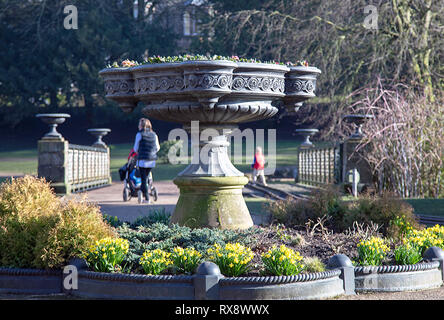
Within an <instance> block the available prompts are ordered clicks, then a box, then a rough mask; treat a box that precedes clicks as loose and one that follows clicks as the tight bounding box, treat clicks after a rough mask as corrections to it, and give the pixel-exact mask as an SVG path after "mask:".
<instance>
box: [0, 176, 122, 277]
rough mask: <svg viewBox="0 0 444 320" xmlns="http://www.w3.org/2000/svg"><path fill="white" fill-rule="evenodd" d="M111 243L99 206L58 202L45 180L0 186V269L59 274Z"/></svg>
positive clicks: (111, 234)
mask: <svg viewBox="0 0 444 320" xmlns="http://www.w3.org/2000/svg"><path fill="white" fill-rule="evenodd" d="M104 237H115V232H114V231H113V229H112V228H111V227H110V226H108V225H107V224H106V223H105V222H104V221H103V218H102V215H101V213H100V210H99V209H98V207H97V206H95V205H92V204H90V203H87V202H86V201H84V200H81V201H67V202H62V201H61V200H60V199H59V198H57V196H56V195H55V194H54V193H53V191H52V190H51V188H50V185H49V183H47V182H46V181H45V180H44V179H38V178H35V177H31V176H25V177H23V178H19V179H12V180H11V181H10V182H8V183H3V184H2V185H1V186H0V265H2V266H6V267H17V268H58V267H61V266H63V265H66V264H67V262H68V261H69V259H71V258H73V257H76V256H83V255H84V254H85V253H86V252H87V251H88V249H89V247H90V246H91V245H92V244H94V242H95V241H96V240H99V239H101V238H104Z"/></svg>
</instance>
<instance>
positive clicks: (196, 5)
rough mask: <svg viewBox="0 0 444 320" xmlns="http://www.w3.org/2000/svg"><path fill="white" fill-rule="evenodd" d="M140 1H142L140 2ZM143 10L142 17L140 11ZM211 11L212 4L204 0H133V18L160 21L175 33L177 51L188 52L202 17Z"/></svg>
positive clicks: (198, 31)
mask: <svg viewBox="0 0 444 320" xmlns="http://www.w3.org/2000/svg"><path fill="white" fill-rule="evenodd" d="M141 1H142V3H141ZM142 10H143V17H142V16H140V12H141V11H142ZM211 13H212V6H211V4H209V3H208V1H206V0H186V1H183V0H169V1H160V2H156V1H145V0H134V3H133V16H134V19H146V21H148V22H149V23H160V24H161V25H162V26H163V27H164V28H168V29H170V30H173V32H174V33H175V34H176V35H177V37H178V41H177V47H178V53H185V52H188V50H189V48H190V46H191V43H192V41H193V38H195V37H198V36H199V35H200V30H199V25H200V24H201V23H202V17H203V16H205V15H210V14H211Z"/></svg>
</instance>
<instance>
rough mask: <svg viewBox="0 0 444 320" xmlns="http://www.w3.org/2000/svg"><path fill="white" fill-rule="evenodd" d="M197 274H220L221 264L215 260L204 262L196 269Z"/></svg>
mask: <svg viewBox="0 0 444 320" xmlns="http://www.w3.org/2000/svg"><path fill="white" fill-rule="evenodd" d="M196 274H198V275H201V276H220V275H221V273H220V269H219V266H218V265H217V264H215V263H213V262H210V261H205V262H202V263H201V264H200V265H199V266H198V267H197V270H196Z"/></svg>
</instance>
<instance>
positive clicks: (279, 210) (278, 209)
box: [266, 186, 348, 231]
mask: <svg viewBox="0 0 444 320" xmlns="http://www.w3.org/2000/svg"><path fill="white" fill-rule="evenodd" d="M266 206H267V209H268V210H269V212H270V213H271V215H272V217H273V219H274V220H275V221H276V222H278V223H283V224H285V225H286V226H304V225H305V223H306V222H307V221H309V220H311V221H317V220H318V219H320V218H322V217H324V216H327V218H328V221H329V225H328V227H329V228H331V229H335V230H337V231H342V230H343V229H345V228H346V226H345V225H344V223H343V222H344V216H345V215H346V213H347V210H348V207H347V205H346V204H345V203H344V202H343V201H341V194H340V192H339V189H338V188H336V187H333V186H330V187H328V188H326V189H319V190H314V191H312V192H311V194H310V197H309V198H308V199H306V200H305V199H304V200H294V199H291V198H288V199H286V200H279V201H274V202H270V203H269V204H266Z"/></svg>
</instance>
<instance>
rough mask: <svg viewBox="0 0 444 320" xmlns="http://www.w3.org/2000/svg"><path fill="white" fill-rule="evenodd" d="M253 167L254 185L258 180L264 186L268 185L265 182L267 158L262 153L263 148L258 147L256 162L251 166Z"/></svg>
mask: <svg viewBox="0 0 444 320" xmlns="http://www.w3.org/2000/svg"><path fill="white" fill-rule="evenodd" d="M251 166H252V167H253V183H256V180H257V178H258V177H259V178H260V179H261V182H262V184H263V185H264V186H266V185H267V183H266V182H265V175H264V167H265V157H264V154H263V153H262V148H261V147H256V153H255V154H254V161H253V164H252V165H251Z"/></svg>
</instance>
